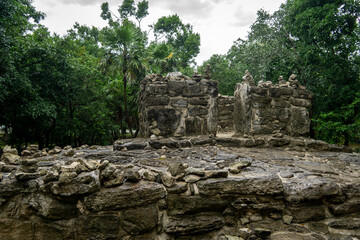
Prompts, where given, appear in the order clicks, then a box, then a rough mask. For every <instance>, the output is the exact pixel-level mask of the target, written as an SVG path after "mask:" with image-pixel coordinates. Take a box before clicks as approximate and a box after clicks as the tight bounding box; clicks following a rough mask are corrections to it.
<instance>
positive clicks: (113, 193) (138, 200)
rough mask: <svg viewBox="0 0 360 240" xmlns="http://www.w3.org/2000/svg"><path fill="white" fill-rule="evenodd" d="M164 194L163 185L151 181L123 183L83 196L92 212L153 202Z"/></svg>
mask: <svg viewBox="0 0 360 240" xmlns="http://www.w3.org/2000/svg"><path fill="white" fill-rule="evenodd" d="M165 196H166V190H165V188H164V186H163V185H161V184H159V183H153V182H140V183H138V184H136V185H132V184H127V183H125V184H123V185H121V186H119V187H116V188H109V189H101V191H100V192H97V193H93V194H92V195H90V196H87V197H85V199H84V202H85V206H86V207H87V208H88V209H89V210H91V211H94V212H97V211H102V210H110V209H123V208H129V207H137V206H144V205H148V204H151V203H154V202H156V201H158V200H160V199H162V198H164V197H165Z"/></svg>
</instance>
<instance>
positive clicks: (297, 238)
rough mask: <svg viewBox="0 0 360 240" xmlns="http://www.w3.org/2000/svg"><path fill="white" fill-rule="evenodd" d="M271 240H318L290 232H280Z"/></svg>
mask: <svg viewBox="0 0 360 240" xmlns="http://www.w3.org/2000/svg"><path fill="white" fill-rule="evenodd" d="M270 239H271V240H318V239H317V238H315V237H312V236H309V235H305V234H301V233H290V232H279V233H273V234H271V237H270Z"/></svg>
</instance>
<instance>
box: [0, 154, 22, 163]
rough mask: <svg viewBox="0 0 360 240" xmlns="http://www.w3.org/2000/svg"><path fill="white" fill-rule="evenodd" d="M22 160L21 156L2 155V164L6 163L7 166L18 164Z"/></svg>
mask: <svg viewBox="0 0 360 240" xmlns="http://www.w3.org/2000/svg"><path fill="white" fill-rule="evenodd" d="M19 160H20V156H18V155H14V154H12V153H9V152H5V153H3V154H2V155H1V162H4V163H5V164H13V165H15V164H18V163H19Z"/></svg>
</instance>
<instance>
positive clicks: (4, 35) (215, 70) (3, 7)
mask: <svg viewBox="0 0 360 240" xmlns="http://www.w3.org/2000/svg"><path fill="white" fill-rule="evenodd" d="M120 3H121V4H120V5H119V6H118V9H117V12H113V11H110V9H109V4H108V3H106V2H105V3H103V4H102V5H101V15H100V16H96V17H99V18H102V19H103V20H104V21H106V22H107V26H106V27H104V28H96V27H93V26H92V27H89V26H86V25H80V24H78V23H74V25H73V27H72V29H69V30H68V33H67V34H66V35H64V36H59V35H57V34H51V33H50V32H49V30H48V29H47V28H46V26H43V25H42V24H41V20H42V19H44V18H45V15H44V14H43V13H42V12H39V11H37V10H36V9H35V8H34V7H33V6H32V4H31V0H7V1H0V36H1V37H0V138H1V139H0V140H2V142H0V144H10V145H14V146H17V147H19V148H20V147H21V146H24V145H27V144H29V143H38V144H39V146H40V147H41V148H42V147H51V146H54V145H60V146H64V145H73V146H79V145H82V144H85V143H86V144H110V143H112V142H113V141H114V140H116V139H118V138H121V137H135V136H136V135H137V131H138V128H139V126H138V113H137V106H138V102H137V94H138V90H139V83H140V81H141V80H142V78H143V77H144V76H145V75H146V74H148V73H157V74H166V73H167V72H171V71H181V72H183V73H184V74H186V75H191V74H193V73H194V72H195V71H199V72H203V71H204V69H205V67H206V65H207V64H210V65H211V68H212V78H213V79H214V80H217V81H218V82H219V92H220V93H221V94H223V95H232V94H233V90H234V86H235V84H236V83H238V82H241V78H242V75H243V73H244V71H245V70H247V69H248V70H249V71H250V72H251V73H252V75H253V76H254V78H255V80H256V81H260V80H265V81H272V82H274V83H276V82H277V81H278V77H279V76H284V77H288V76H290V75H291V74H293V73H295V74H297V75H298V78H299V80H300V82H301V83H302V84H303V85H304V86H306V87H307V88H308V89H309V90H310V91H312V92H313V93H314V104H313V108H312V109H311V114H312V119H313V137H315V138H318V139H323V140H326V141H329V142H332V143H341V144H349V143H359V141H360V137H359V136H360V113H359V109H360V93H359V92H360V91H359V90H360V39H359V38H360V24H359V21H360V4H359V3H358V1H357V0H326V1H323V0H316V1H314V0H287V1H286V3H285V4H282V5H281V7H280V8H279V9H278V10H277V11H276V12H274V13H272V14H270V13H269V12H267V11H265V10H263V9H260V10H259V11H258V13H257V19H256V21H255V22H254V23H253V24H252V25H251V28H250V31H249V34H248V36H247V37H246V38H245V39H240V38H239V39H237V40H236V41H235V42H234V44H233V46H232V47H231V48H230V49H229V50H228V52H227V53H224V54H223V55H213V56H212V57H211V58H210V59H208V60H207V61H205V62H204V63H203V64H202V65H201V66H199V67H196V62H195V57H196V56H197V55H198V54H199V52H200V35H199V34H198V33H196V32H195V31H194V29H193V26H192V25H191V23H186V22H183V20H182V19H181V18H180V17H179V16H178V15H177V14H174V15H171V16H163V17H161V18H159V19H158V20H157V21H156V22H155V23H154V24H153V25H152V26H151V29H152V31H149V32H147V31H144V29H143V28H142V20H143V19H144V18H146V17H147V16H148V14H149V12H148V11H149V3H148V1H146V0H143V1H137V3H135V1H134V0H123V1H122V2H120ZM94 17H95V16H94ZM150 34H153V36H150ZM150 39H154V40H150ZM234 40H235V39H234Z"/></svg>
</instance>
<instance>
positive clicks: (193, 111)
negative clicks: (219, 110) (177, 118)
mask: <svg viewBox="0 0 360 240" xmlns="http://www.w3.org/2000/svg"><path fill="white" fill-rule="evenodd" d="M208 113H209V112H208V109H207V108H204V107H190V108H189V115H190V116H192V117H197V116H204V115H207V114H208Z"/></svg>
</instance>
